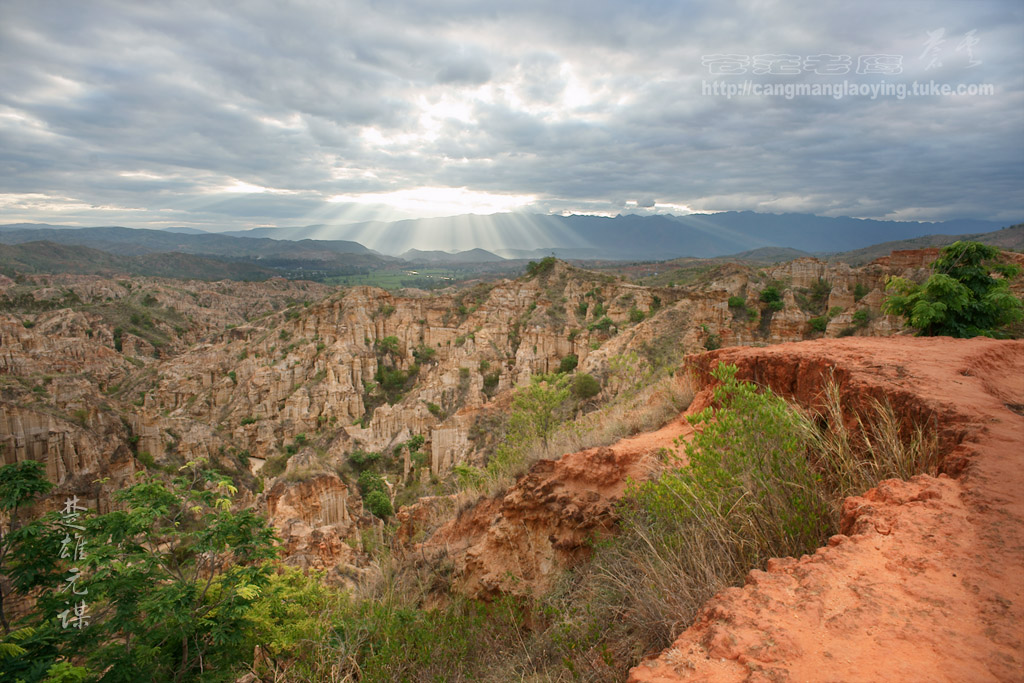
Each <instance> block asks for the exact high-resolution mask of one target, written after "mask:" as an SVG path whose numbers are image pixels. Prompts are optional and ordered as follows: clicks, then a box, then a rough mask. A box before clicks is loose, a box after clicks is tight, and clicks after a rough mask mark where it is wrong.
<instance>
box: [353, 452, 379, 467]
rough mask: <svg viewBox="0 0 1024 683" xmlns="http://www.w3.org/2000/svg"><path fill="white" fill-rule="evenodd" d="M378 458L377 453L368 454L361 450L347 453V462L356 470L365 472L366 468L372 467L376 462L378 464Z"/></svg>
mask: <svg viewBox="0 0 1024 683" xmlns="http://www.w3.org/2000/svg"><path fill="white" fill-rule="evenodd" d="M380 457H381V456H380V453H377V452H370V453H368V452H366V451H364V450H362V449H361V448H357V449H356V450H354V451H352V452H351V453H349V456H348V461H349V462H350V463H351V464H352V466H353V467H354V468H356V469H357V470H365V469H367V468H368V467H372V466H373V465H375V464H376V463H377V462H379V461H380Z"/></svg>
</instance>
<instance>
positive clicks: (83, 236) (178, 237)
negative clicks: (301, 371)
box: [0, 226, 373, 258]
mask: <svg viewBox="0 0 1024 683" xmlns="http://www.w3.org/2000/svg"><path fill="white" fill-rule="evenodd" d="M0 228H2V229H0V242H2V243H4V244H20V243H22V242H34V241H40V240H47V241H50V242H56V243H58V244H77V245H81V246H85V247H92V248H93V249H101V250H103V251H106V252H110V253H112V254H148V253H151V252H158V251H159V252H164V251H177V252H181V253H184V254H217V255H221V256H231V257H236V258H237V257H267V256H274V257H280V256H293V257H296V258H300V257H301V258H315V257H316V256H318V255H320V256H325V255H327V254H357V255H362V256H371V255H373V252H371V251H370V250H369V249H367V248H366V247H364V246H363V245H361V244H358V243H356V242H351V241H347V240H333V241H312V240H301V241H292V240H288V241H277V240H272V239H267V238H262V239H241V238H238V237H231V236H229V235H224V234H222V233H207V232H202V231H200V232H199V233H198V234H190V233H181V232H167V231H164V230H146V229H135V228H122V227H103V228H79V229H77V230H67V229H57V228H53V227H49V226H47V227H44V228H37V227H31V228H25V227H12V226H0Z"/></svg>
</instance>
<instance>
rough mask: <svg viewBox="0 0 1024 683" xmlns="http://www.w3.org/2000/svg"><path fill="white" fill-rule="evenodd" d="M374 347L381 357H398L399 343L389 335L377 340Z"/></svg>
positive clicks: (396, 338)
mask: <svg viewBox="0 0 1024 683" xmlns="http://www.w3.org/2000/svg"><path fill="white" fill-rule="evenodd" d="M375 347H376V349H377V353H379V354H381V355H389V356H392V357H397V356H399V355H400V350H401V343H400V342H399V341H398V337H396V336H394V335H390V336H387V337H383V338H382V339H378V340H377V342H376V344H375Z"/></svg>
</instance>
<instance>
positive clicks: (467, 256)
mask: <svg viewBox="0 0 1024 683" xmlns="http://www.w3.org/2000/svg"><path fill="white" fill-rule="evenodd" d="M399 258H401V259H405V260H406V261H413V262H418V263H491V262H497V261H504V260H505V259H503V258H502V257H500V256H498V255H497V254H492V253H491V252H489V251H486V250H484V249H470V250H468V251H457V252H455V253H449V252H447V251H436V250H435V251H420V250H419V249H410V250H408V251H406V252H404V253H403V254H401V255H400V256H399Z"/></svg>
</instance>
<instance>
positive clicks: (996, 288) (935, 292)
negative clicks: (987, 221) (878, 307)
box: [882, 242, 1024, 337]
mask: <svg viewBox="0 0 1024 683" xmlns="http://www.w3.org/2000/svg"><path fill="white" fill-rule="evenodd" d="M1000 253H1001V252H1000V251H999V248H998V247H992V246H989V245H986V244H981V243H980V242H955V243H954V244H951V245H949V246H948V247H943V249H942V251H941V252H940V254H939V258H938V259H936V260H935V262H934V263H932V269H933V270H934V273H933V275H932V276H931V277H929V278H928V280H927V281H926V282H925V283H924V284H920V285H919V284H915V283H913V282H910V281H909V280H906V279H904V278H900V277H892V278H889V281H888V283H887V284H886V287H885V290H886V292H887V293H888V298H887V299H886V300H885V303H884V304H883V306H882V308H883V310H884V311H885V312H886V313H890V314H893V315H902V316H905V317H906V318H907V324H908V325H909V326H910V327H913V328H915V329H917V333H918V335H925V336H932V335H948V336H951V337H975V336H986V337H1001V336H1006V335H1007V333H1008V332H1007V329H1008V327H1009V326H1010V325H1012V324H1014V323H1016V322H1019V321H1020V320H1021V319H1022V317H1024V304H1022V303H1021V300H1020V299H1018V298H1017V297H1015V296H1014V295H1013V293H1012V292H1011V291H1010V280H1011V279H1013V278H1014V277H1016V276H1017V275H1018V274H1020V267H1019V266H1016V265H1013V264H1007V263H1002V262H1000V261H999V257H1000ZM993 273H995V274H996V275H999V277H998V278H996V277H993V276H992V274H993Z"/></svg>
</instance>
